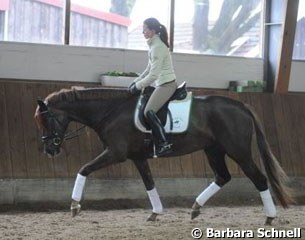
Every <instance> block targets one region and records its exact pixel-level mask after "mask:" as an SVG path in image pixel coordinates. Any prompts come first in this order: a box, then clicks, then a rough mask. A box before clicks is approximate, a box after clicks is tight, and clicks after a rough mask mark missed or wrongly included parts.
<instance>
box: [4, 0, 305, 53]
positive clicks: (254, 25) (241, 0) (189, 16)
mask: <svg viewBox="0 0 305 240" xmlns="http://www.w3.org/2000/svg"><path fill="white" fill-rule="evenodd" d="M301 1H302V2H304V1H305V0H301ZM170 3H171V0H154V1H148V0H71V9H70V13H71V14H70V38H69V40H70V42H69V44H71V45H77V46H95V47H111V48H128V49H147V44H146V41H145V39H144V37H143V34H142V24H143V21H144V20H145V19H146V18H148V17H155V18H157V19H159V21H160V22H161V23H162V24H164V25H165V26H166V27H167V29H168V32H170V31H169V30H170V29H169V22H170V19H169V16H170V11H171V7H170ZM263 3H264V0H227V1H224V0H191V1H190V0H175V9H174V11H175V21H174V22H175V25H174V26H173V27H174V48H173V50H174V52H184V53H198V54H213V55H226V56H243V57H261V55H262V54H261V52H262V50H261V48H262V47H261V46H262V42H261V40H262V15H263V14H262V12H263V5H264V4H263ZM65 5H66V0H1V1H0V40H5V41H22V42H36V43H54V44H63V43H64V33H65V26H64V24H65ZM301 9H302V8H301ZM303 39H304V37H303ZM297 45H298V46H300V44H299V43H297ZM303 45H304V43H303ZM296 51H297V52H299V50H296Z"/></svg>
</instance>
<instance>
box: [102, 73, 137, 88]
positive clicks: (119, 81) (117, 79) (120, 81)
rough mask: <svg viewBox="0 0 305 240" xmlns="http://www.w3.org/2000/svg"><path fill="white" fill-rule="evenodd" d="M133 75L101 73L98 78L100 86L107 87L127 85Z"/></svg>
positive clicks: (132, 78)
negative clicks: (123, 75)
mask: <svg viewBox="0 0 305 240" xmlns="http://www.w3.org/2000/svg"><path fill="white" fill-rule="evenodd" d="M134 79H135V77H122V76H107V75H101V77H100V80H101V84H102V86H107V87H128V86H129V84H130V83H131V82H132V81H133V80H134Z"/></svg>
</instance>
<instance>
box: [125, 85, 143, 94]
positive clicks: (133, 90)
mask: <svg viewBox="0 0 305 240" xmlns="http://www.w3.org/2000/svg"><path fill="white" fill-rule="evenodd" d="M128 91H129V92H130V93H131V94H134V95H135V94H138V93H139V92H140V90H139V89H137V86H136V83H132V84H130V85H129V87H128Z"/></svg>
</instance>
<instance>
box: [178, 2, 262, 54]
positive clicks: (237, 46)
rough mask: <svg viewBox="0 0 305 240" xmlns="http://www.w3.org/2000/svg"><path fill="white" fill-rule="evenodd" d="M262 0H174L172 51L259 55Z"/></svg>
mask: <svg viewBox="0 0 305 240" xmlns="http://www.w3.org/2000/svg"><path fill="white" fill-rule="evenodd" d="M262 10H263V1H262V0H247V1H243V0H240V1H231V0H229V1H224V0H213V1H212V0H193V1H189V0H176V6H175V35H174V51H176V52H189V53H203V54H213V55H226V56H243V57H261V55H262V53H261V52H262V51H261V45H262V43H261V40H262V36H261V33H262V31H261V28H262Z"/></svg>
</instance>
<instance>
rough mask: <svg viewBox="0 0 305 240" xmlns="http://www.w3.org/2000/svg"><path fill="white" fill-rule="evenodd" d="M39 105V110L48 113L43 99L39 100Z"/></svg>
mask: <svg viewBox="0 0 305 240" xmlns="http://www.w3.org/2000/svg"><path fill="white" fill-rule="evenodd" d="M37 104H38V106H39V109H40V111H41V112H45V111H48V107H47V105H46V104H45V103H44V101H42V100H41V99H38V100H37Z"/></svg>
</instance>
